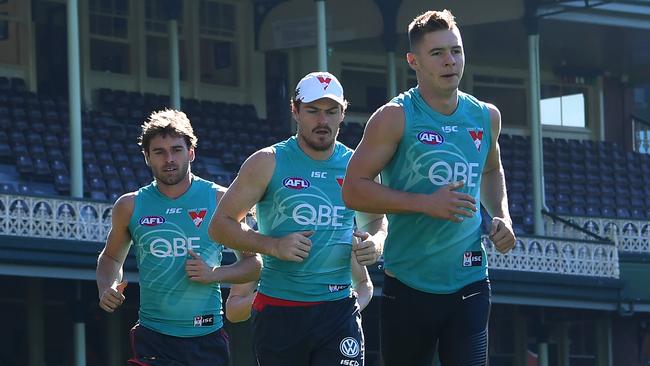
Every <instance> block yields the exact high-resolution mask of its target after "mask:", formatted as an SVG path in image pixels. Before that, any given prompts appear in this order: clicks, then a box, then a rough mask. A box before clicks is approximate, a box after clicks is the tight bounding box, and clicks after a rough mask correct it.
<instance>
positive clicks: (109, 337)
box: [106, 311, 126, 366]
mask: <svg viewBox="0 0 650 366" xmlns="http://www.w3.org/2000/svg"><path fill="white" fill-rule="evenodd" d="M125 334H126V333H123V332H122V312H121V311H116V312H114V313H113V314H108V316H107V317H106V355H107V356H108V359H107V364H108V366H122V365H124V360H125V359H126V357H125V355H124V349H123V347H122V343H123V339H124V337H125Z"/></svg>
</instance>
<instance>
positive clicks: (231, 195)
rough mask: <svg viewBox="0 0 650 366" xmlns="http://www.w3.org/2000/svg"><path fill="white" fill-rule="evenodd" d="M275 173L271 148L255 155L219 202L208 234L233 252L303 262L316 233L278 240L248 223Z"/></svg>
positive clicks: (247, 161)
mask: <svg viewBox="0 0 650 366" xmlns="http://www.w3.org/2000/svg"><path fill="white" fill-rule="evenodd" d="M274 170H275V153H274V152H273V150H272V149H271V148H266V149H262V150H260V151H258V152H256V153H255V154H253V155H251V156H250V157H249V158H248V159H247V160H246V161H245V162H244V164H243V165H242V167H241V169H240V170H239V174H238V175H237V178H235V181H234V182H233V183H232V184H231V185H230V188H228V191H227V192H226V194H225V195H224V196H223V198H222V199H221V202H219V207H218V208H217V211H216V212H215V214H214V216H213V217H212V220H211V221H210V226H209V228H208V232H209V233H210V237H211V238H212V239H213V240H215V241H217V242H220V243H223V244H224V245H225V246H227V247H230V248H233V249H237V250H241V251H246V252H255V253H261V254H266V255H271V256H274V257H277V258H279V259H282V260H288V261H294V262H301V261H303V260H304V258H306V257H307V255H308V254H309V250H310V249H311V240H310V239H309V236H311V234H313V232H311V231H310V232H297V233H291V234H288V235H285V236H283V237H279V238H274V237H271V236H267V235H262V234H260V233H258V232H256V231H254V230H253V229H251V228H250V227H249V226H248V225H247V224H246V223H245V220H244V218H245V216H246V214H247V213H248V212H249V211H250V209H251V208H252V207H253V205H255V204H256V203H257V202H259V201H260V199H262V196H263V195H264V193H265V192H266V189H267V187H268V185H269V182H270V181H271V178H272V176H273V171H274Z"/></svg>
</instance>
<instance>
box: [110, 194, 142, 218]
mask: <svg viewBox="0 0 650 366" xmlns="http://www.w3.org/2000/svg"><path fill="white" fill-rule="evenodd" d="M137 196H138V192H129V193H125V194H123V195H122V196H120V198H118V199H117V201H115V204H113V211H112V213H111V215H112V216H113V221H114V222H115V221H117V222H126V223H128V222H129V220H131V215H133V210H134V208H135V198H136V197H137Z"/></svg>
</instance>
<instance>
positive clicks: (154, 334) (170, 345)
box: [129, 177, 228, 366]
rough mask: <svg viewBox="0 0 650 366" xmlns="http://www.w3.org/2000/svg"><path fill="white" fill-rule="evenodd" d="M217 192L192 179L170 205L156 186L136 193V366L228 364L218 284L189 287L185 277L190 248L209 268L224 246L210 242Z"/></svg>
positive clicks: (191, 284)
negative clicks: (137, 309) (211, 222)
mask: <svg viewBox="0 0 650 366" xmlns="http://www.w3.org/2000/svg"><path fill="white" fill-rule="evenodd" d="M218 187H219V186H217V185H216V184H214V183H212V182H208V181H206V180H203V179H201V178H198V177H193V179H192V184H191V186H190V188H189V189H188V190H187V192H185V193H184V194H183V195H182V196H180V197H178V198H176V199H171V198H169V197H167V196H165V195H163V194H162V193H160V191H159V190H158V188H157V185H156V183H155V182H154V183H152V184H150V185H148V186H146V187H143V188H140V190H139V191H138V194H137V196H136V198H135V208H134V211H133V215H132V217H131V221H130V223H129V231H130V232H131V237H132V240H133V247H134V250H135V254H136V259H137V262H138V268H139V271H140V312H139V322H138V324H136V325H135V326H134V327H133V329H132V330H131V347H132V350H133V353H134V360H133V361H131V362H133V363H134V364H139V365H193V366H194V365H206V366H207V365H227V364H228V339H227V335H226V334H225V332H224V331H223V330H222V326H223V320H222V317H221V314H222V312H221V291H220V287H219V284H218V283H212V284H201V283H198V282H192V281H190V279H189V278H188V276H187V273H186V272H185V261H186V259H187V258H190V256H189V253H188V249H192V251H194V252H195V253H197V254H198V255H200V256H201V258H202V259H203V260H204V261H205V262H206V263H207V264H208V266H211V267H214V266H219V265H220V264H221V251H222V250H223V246H222V245H220V244H217V243H215V242H213V241H212V240H210V238H209V237H208V223H209V221H210V218H211V217H212V214H213V213H214V210H215V209H216V206H217V190H218Z"/></svg>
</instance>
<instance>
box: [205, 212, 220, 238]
mask: <svg viewBox="0 0 650 366" xmlns="http://www.w3.org/2000/svg"><path fill="white" fill-rule="evenodd" d="M220 227H221V218H220V217H219V216H218V214H217V213H215V214H214V217H213V218H212V220H210V226H208V236H210V239H212V240H213V241H216V242H217V243H222V240H223V237H222V235H221V232H222V230H219V228H220Z"/></svg>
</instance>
